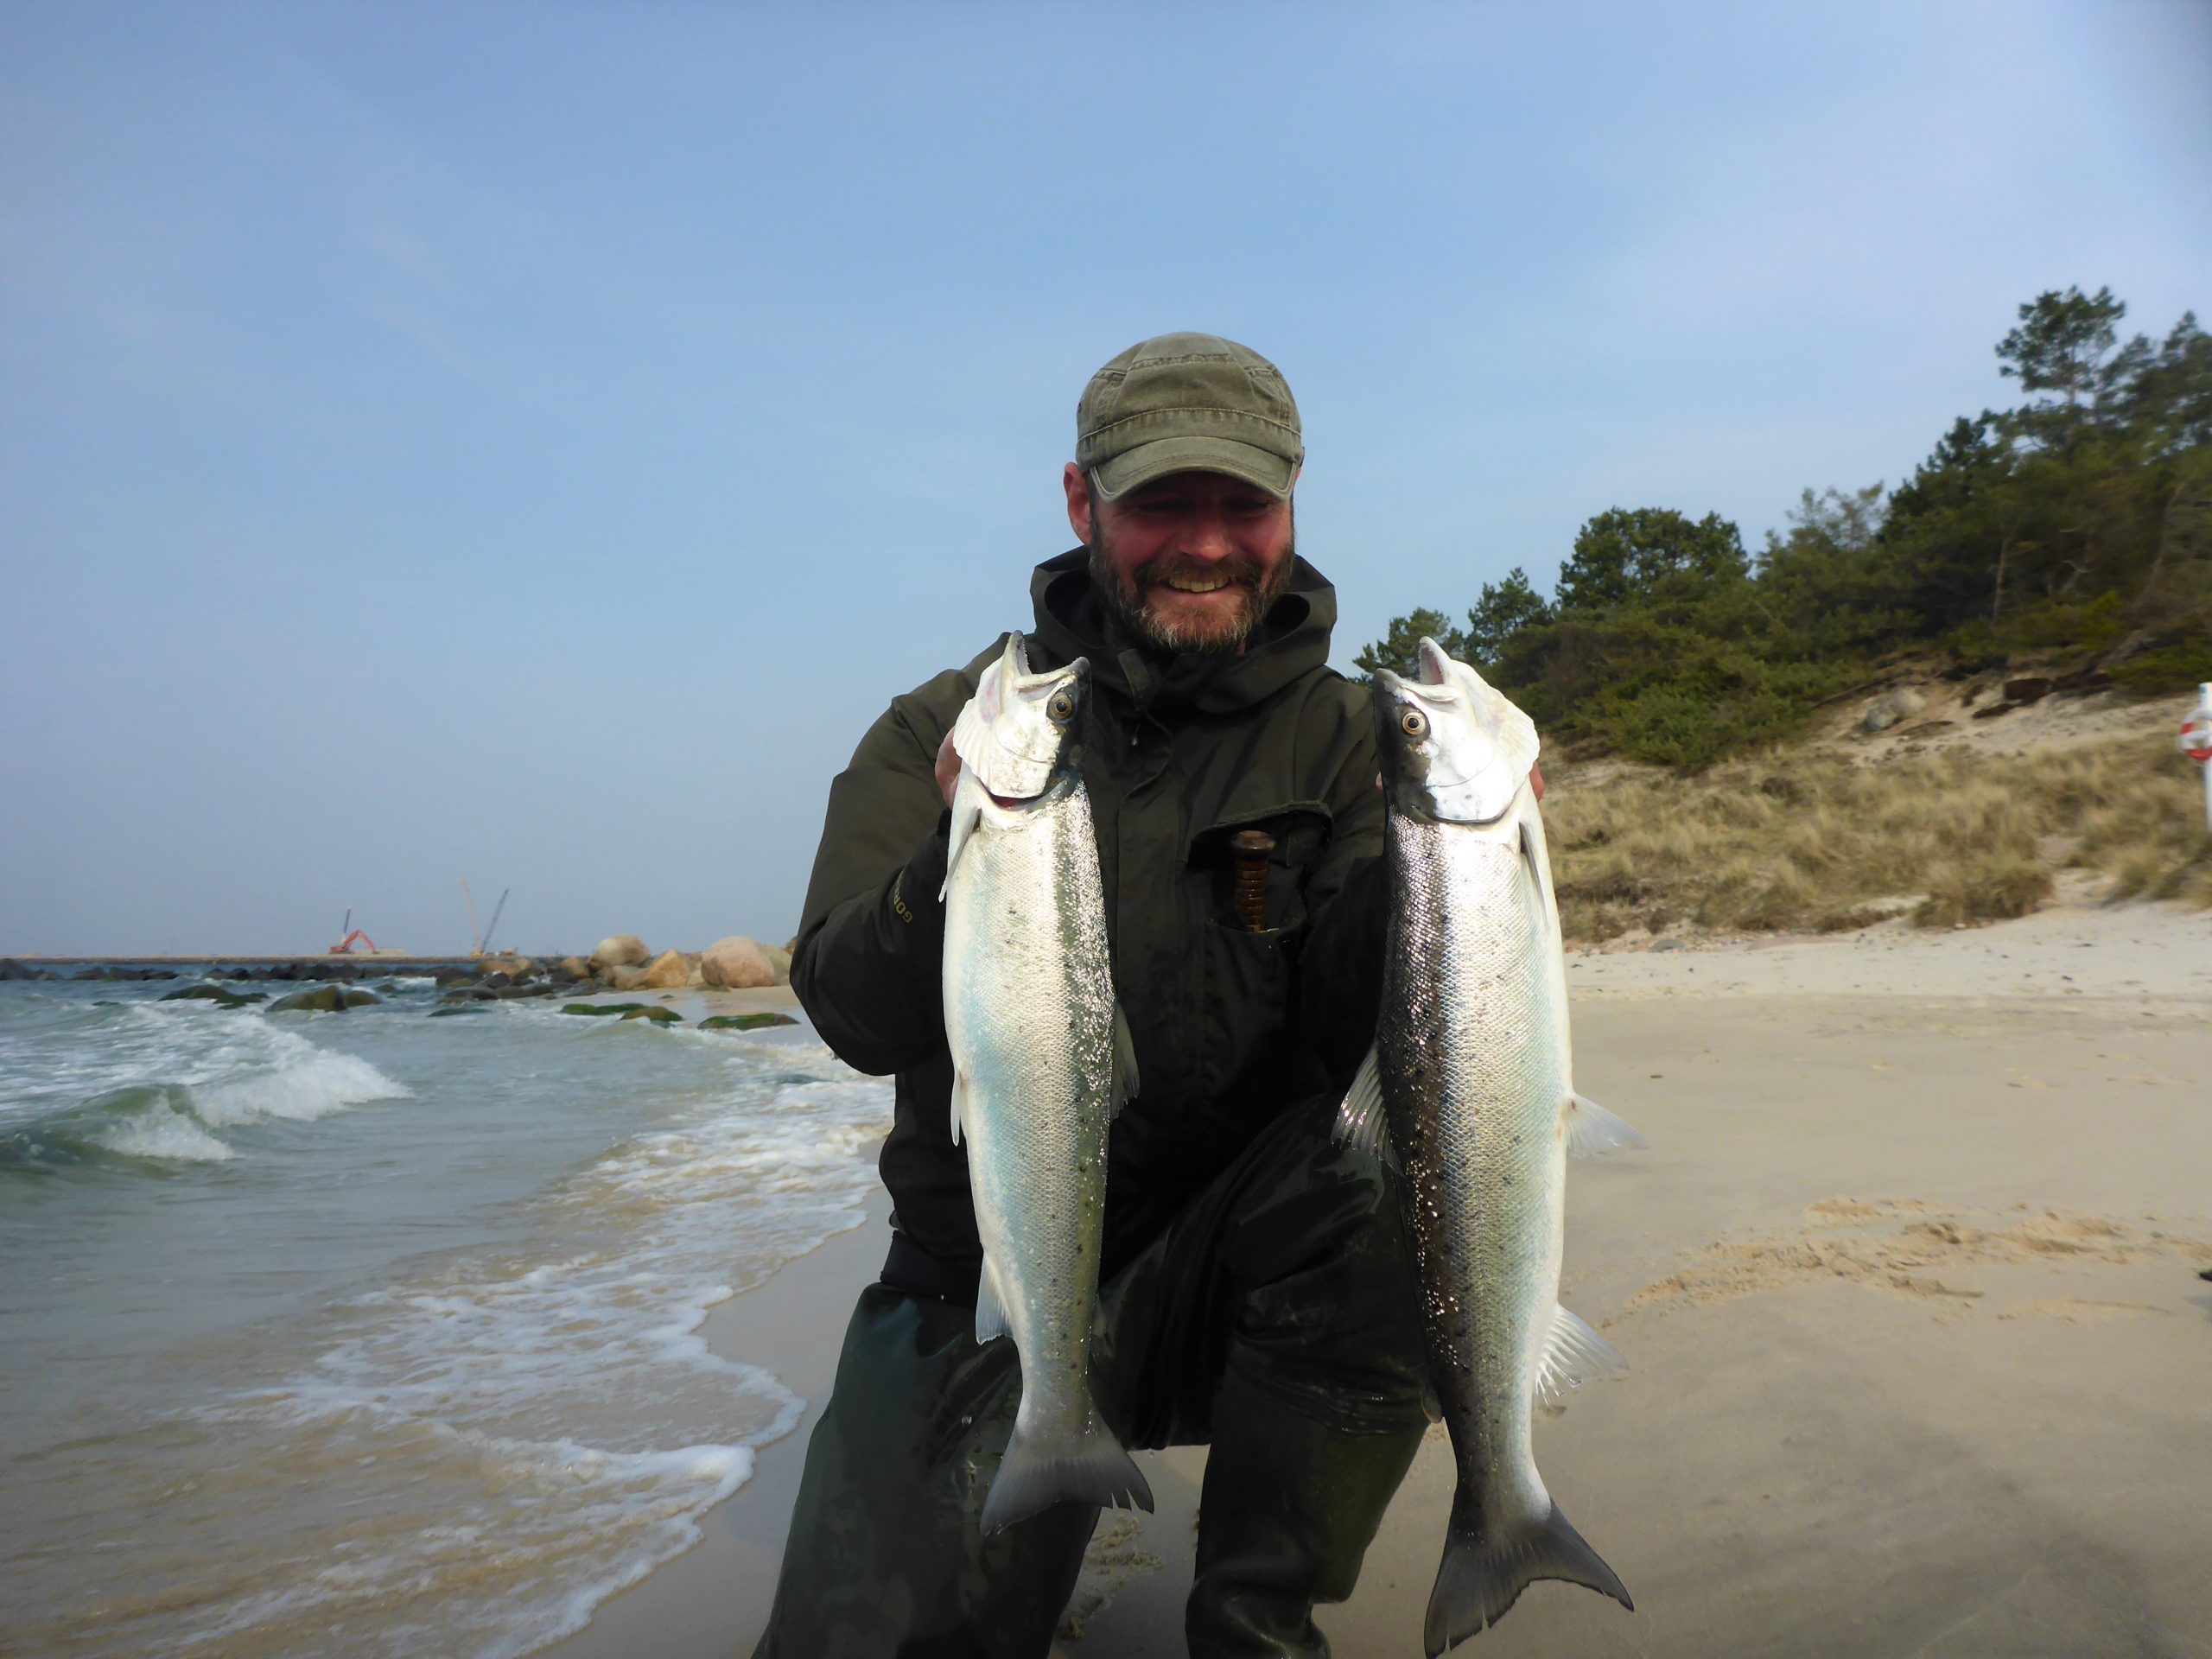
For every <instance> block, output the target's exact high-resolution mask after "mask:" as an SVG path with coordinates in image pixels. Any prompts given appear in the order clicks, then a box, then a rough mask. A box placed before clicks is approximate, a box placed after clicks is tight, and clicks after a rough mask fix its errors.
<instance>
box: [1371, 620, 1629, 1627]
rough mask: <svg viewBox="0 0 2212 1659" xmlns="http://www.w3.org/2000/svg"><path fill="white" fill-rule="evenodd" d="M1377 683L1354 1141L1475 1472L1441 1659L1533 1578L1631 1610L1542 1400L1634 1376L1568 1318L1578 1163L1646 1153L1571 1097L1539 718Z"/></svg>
mask: <svg viewBox="0 0 2212 1659" xmlns="http://www.w3.org/2000/svg"><path fill="white" fill-rule="evenodd" d="M1419 655H1420V660H1421V671H1420V675H1419V677H1418V678H1417V679H1414V678H1407V677H1402V676H1400V675H1398V674H1395V673H1394V672H1392V671H1389V670H1387V669H1386V670H1384V671H1382V672H1380V673H1378V674H1377V675H1376V678H1375V714H1376V737H1377V742H1378V747H1379V751H1380V754H1381V759H1382V762H1383V783H1384V788H1385V791H1386V794H1387V796H1388V799H1389V829H1388V832H1387V836H1386V841H1385V849H1384V868H1385V874H1386V877H1387V893H1388V904H1389V913H1388V917H1387V919H1386V929H1385V931H1386V947H1385V950H1384V957H1383V1013H1382V1016H1381V1018H1380V1020H1379V1021H1378V1022H1377V1026H1376V1044H1375V1053H1374V1055H1373V1057H1372V1060H1371V1062H1370V1066H1369V1067H1367V1068H1363V1071H1362V1072H1361V1076H1360V1078H1359V1079H1358V1080H1357V1082H1356V1083H1355V1084H1354V1085H1353V1088H1352V1092H1351V1096H1350V1097H1349V1098H1348V1099H1347V1100H1346V1102H1345V1104H1344V1120H1343V1121H1344V1134H1345V1135H1346V1136H1347V1138H1349V1139H1351V1140H1352V1141H1354V1142H1356V1143H1357V1144H1362V1145H1369V1144H1379V1143H1380V1141H1383V1140H1387V1141H1388V1143H1389V1146H1390V1147H1392V1148H1395V1154H1396V1156H1397V1157H1398V1159H1399V1160H1400V1164H1401V1167H1402V1179H1401V1181H1400V1185H1399V1191H1400V1198H1401V1202H1402V1206H1403V1209H1404V1212H1405V1217H1406V1223H1407V1233H1408V1238H1409V1240H1410V1243H1411V1247H1412V1251H1413V1255H1414V1268H1415V1270H1416V1273H1417V1274H1418V1277H1419V1281H1420V1291H1421V1325H1422V1337H1423V1340H1424V1342H1425V1344H1426V1345H1427V1353H1428V1364H1429V1377H1430V1381H1431V1383H1433V1385H1434V1387H1435V1390H1436V1394H1437V1397H1438V1403H1439V1405H1440V1409H1441V1411H1442V1414H1443V1416H1444V1420H1445V1424H1446V1427H1447V1428H1448V1429H1449V1431H1450V1433H1451V1437H1452V1452H1453V1456H1454V1458H1455V1460H1456V1461H1457V1463H1458V1465H1459V1484H1458V1486H1457V1488H1456V1489H1455V1491H1454V1492H1453V1496H1452V1513H1451V1519H1450V1522H1449V1523H1448V1526H1447V1529H1446V1537H1445V1547H1444V1555H1443V1560H1442V1561H1441V1563H1440V1565H1439V1567H1438V1569H1437V1576H1436V1584H1435V1587H1434V1588H1433V1591H1432V1592H1430V1596H1429V1605H1428V1613H1427V1621H1426V1624H1425V1628H1424V1632H1423V1635H1424V1639H1425V1641H1426V1643H1427V1649H1428V1652H1429V1653H1430V1654H1431V1655H1432V1656H1433V1655H1435V1654H1438V1653H1440V1652H1441V1651H1443V1649H1446V1648H1447V1647H1450V1646H1452V1645H1453V1644H1455V1643H1459V1642H1461V1641H1463V1640H1465V1638H1466V1637H1470V1636H1472V1635H1474V1634H1475V1633H1477V1632H1478V1631H1479V1630H1484V1629H1486V1628H1487V1627H1488V1626H1490V1625H1491V1624H1496V1623H1497V1620H1498V1619H1500V1618H1503V1616H1504V1614H1505V1612H1506V1611H1507V1610H1508V1609H1510V1607H1511V1606H1512V1605H1513V1604H1514V1602H1515V1600H1516V1599H1517V1598H1518V1597H1519V1596H1520V1594H1521V1592H1522V1590H1524V1589H1525V1588H1527V1586H1529V1584H1531V1583H1533V1582H1535V1580H1540V1579H1565V1580H1570V1581H1571V1582H1573V1583H1577V1584H1583V1585H1587V1586H1590V1587H1591V1588H1592V1589H1594V1590H1598V1591H1600V1592H1603V1593H1605V1594H1606V1595H1609V1596H1611V1597H1612V1598H1613V1599H1615V1600H1617V1601H1618V1602H1620V1603H1621V1604H1622V1605H1624V1606H1628V1607H1631V1608H1632V1607H1633V1605H1634V1604H1633V1602H1632V1601H1631V1600H1630V1597H1629V1594H1628V1592H1627V1590H1626V1588H1625V1587H1624V1586H1623V1585H1622V1584H1621V1581H1620V1579H1619V1577H1618V1575H1617V1574H1616V1573H1614V1572H1613V1570H1612V1569H1611V1567H1608V1566H1607V1565H1606V1564H1605V1561H1604V1560H1602V1559H1601V1558H1600V1557H1599V1555H1598V1554H1597V1552H1596V1551H1594V1550H1593V1549H1592V1548H1590V1546H1589V1544H1588V1543H1587V1542H1586V1541H1584V1539H1583V1538H1582V1536H1581V1535H1580V1534H1579V1533H1578V1532H1576V1531H1575V1529H1574V1528H1573V1526H1572V1525H1571V1524H1570V1523H1569V1522H1567V1517H1566V1516H1563V1515H1562V1514H1560V1510H1559V1506H1558V1505H1557V1504H1556V1503H1554V1502H1553V1501H1552V1497H1551V1495H1550V1493H1549V1491H1548V1490H1547V1489H1546V1487H1545V1485H1544V1482H1543V1477H1542V1476H1541V1474H1539V1473H1538V1472H1537V1469H1536V1460H1535V1450H1534V1445H1533V1437H1532V1433H1531V1431H1532V1428H1533V1419H1534V1416H1535V1404H1536V1402H1537V1400H1538V1399H1539V1398H1540V1397H1543V1398H1550V1397H1553V1396H1554V1393H1555V1391H1556V1390H1559V1389H1563V1388H1567V1387H1572V1386H1574V1385H1575V1384H1576V1383H1580V1382H1582V1381H1584V1380H1586V1378H1588V1377H1591V1376H1601V1375H1606V1374H1610V1373H1612V1372H1615V1371H1617V1370H1620V1369H1622V1363H1621V1361H1620V1357H1619V1355H1618V1354H1617V1353H1615V1352H1614V1351H1613V1350H1612V1348H1611V1344H1608V1343H1606V1342H1605V1339H1604V1338H1602V1337H1599V1335H1598V1334H1597V1332H1594V1331H1592V1330H1591V1329H1590V1328H1589V1327H1588V1326H1587V1325H1584V1324H1583V1323H1582V1322H1581V1321H1580V1319H1576V1318H1575V1317H1574V1316H1573V1314H1571V1313H1568V1312H1567V1310H1566V1309H1564V1308H1562V1307H1560V1306H1559V1305H1558V1296H1559V1278H1560V1251H1561V1245H1562V1243H1563V1236H1564V1230H1565V1214H1566V1181H1567V1152H1568V1150H1569V1148H1570V1144H1572V1145H1573V1147H1575V1148H1576V1149H1578V1150H1582V1151H1601V1150H1609V1149H1611V1148H1612V1147H1618V1146H1623V1145H1630V1144H1634V1143H1635V1142H1636V1141H1637V1138H1638V1137H1637V1136H1636V1135H1635V1132H1634V1131H1633V1130H1631V1129H1630V1128H1628V1126H1627V1125H1625V1124H1624V1123H1622V1122H1619V1120H1618V1119H1617V1118H1614V1117H1613V1116H1611V1114H1610V1113H1607V1112H1605V1111H1604V1110H1602V1109H1600V1108H1599V1107H1597V1106H1595V1105H1593V1104H1592V1103H1590V1102H1588V1101H1586V1100H1584V1099H1582V1098H1581V1097H1580V1096H1577V1095H1576V1094H1575V1093H1574V1088H1573V1065H1572V1060H1571V1049H1570V1045H1569V1041H1568V1031H1567V974H1566V964H1565V962H1564V960H1563V958H1562V957H1561V955H1560V936H1559V912H1558V907H1557V905H1556V903H1555V900H1554V895H1553V893H1552V890H1551V878H1550V863H1549V858H1548V854H1547V851H1546V849H1545V842H1544V830H1543V817H1542V814H1541V812H1540V811H1539V810H1538V809H1537V804H1536V797H1535V787H1534V785H1533V782H1532V781H1531V777H1530V773H1531V769H1532V768H1533V766H1534V765H1535V760H1536V755H1537V752H1538V742H1537V738H1536V733H1535V727H1534V726H1533V725H1532V724H1531V723H1530V722H1529V718H1528V716H1527V715H1524V714H1522V712H1521V711H1520V710H1519V709H1516V708H1515V707H1514V706H1513V705H1512V703H1510V702H1508V701H1507V700H1506V699H1505V698H1504V697H1503V696H1500V695H1499V694H1498V693H1497V691H1496V690H1493V689H1492V688H1491V686H1489V685H1487V684H1485V683H1484V681H1483V679H1482V677H1481V676H1480V675H1478V674H1477V673H1476V672H1475V671H1473V670H1472V669H1471V668H1469V667H1467V666H1466V664H1464V663H1455V662H1453V661H1452V659H1451V658H1449V657H1447V656H1446V655H1445V653H1444V652H1442V651H1440V650H1439V649H1438V648H1437V646H1436V645H1435V642H1434V641H1433V640H1427V639H1424V640H1422V641H1421V646H1420V652H1419Z"/></svg>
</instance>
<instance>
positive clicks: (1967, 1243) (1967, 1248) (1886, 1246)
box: [1622, 1198, 2212, 1323]
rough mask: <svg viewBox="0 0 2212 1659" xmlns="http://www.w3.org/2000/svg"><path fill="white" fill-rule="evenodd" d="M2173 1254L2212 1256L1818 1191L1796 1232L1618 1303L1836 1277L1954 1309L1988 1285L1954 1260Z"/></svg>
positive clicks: (2161, 1242) (2164, 1240)
mask: <svg viewBox="0 0 2212 1659" xmlns="http://www.w3.org/2000/svg"><path fill="white" fill-rule="evenodd" d="M2171 1255H2178V1256H2182V1257H2183V1258H2185V1259H2186V1260H2188V1261H2190V1262H2191V1263H2193V1264H2194V1265H2196V1266H2198V1267H2202V1266H2203V1265H2205V1264H2206V1263H2207V1262H2212V1244H2207V1243H2202V1242H2200V1241H2198V1240H2195V1239H2184V1238H2172V1237H2169V1236H2165V1235H2164V1234H2163V1233H2160V1232H2144V1231H2139V1230H2136V1229H2134V1228H2132V1227H2129V1226H2127V1225H2126V1224H2124V1223H2121V1222H2118V1221H2114V1220H2112V1219H2111V1218H2110V1217H2105V1216H2092V1215H2084V1214H2082V1213H2079V1212H2077V1211H2066V1210H2045V1211H2042V1212H2040V1213H2031V1212H2030V1211H2028V1208H2027V1206H2026V1205H2018V1206H2016V1207H2015V1208H2014V1209H2012V1210H2011V1211H1986V1210H1974V1209H1967V1208H1957V1209H1947V1208H1944V1207H1942V1206H1940V1205H1934V1204H1930V1203H1929V1202H1928V1201H1927V1200H1926V1199H1924V1198H1875V1199H1861V1198H1823V1199H1821V1201H1820V1202H1819V1203H1817V1204H1814V1205H1808V1206H1807V1208H1806V1211H1805V1224H1804V1226H1803V1227H1802V1229H1801V1230H1799V1231H1797V1232H1796V1234H1794V1235H1790V1236H1778V1237H1765V1238H1753V1239H1748V1240H1740V1241H1739V1240H1731V1239H1722V1240H1718V1241H1716V1242H1714V1243H1711V1244H1708V1245H1707V1246H1706V1247H1705V1249H1702V1250H1700V1251H1698V1252H1697V1253H1696V1254H1695V1255H1693V1256H1691V1258H1690V1259H1689V1261H1688V1262H1686V1263H1685V1264H1684V1265H1683V1267H1682V1268H1681V1269H1680V1270H1679V1271H1678V1272H1675V1273H1672V1274H1669V1275H1668V1276H1667V1277H1666V1278H1664V1279H1662V1280H1660V1281H1658V1282H1657V1283H1656V1284H1650V1285H1647V1286H1645V1287H1643V1289H1642V1290H1639V1291H1637V1293H1636V1294H1634V1295H1633V1296H1631V1297H1630V1298H1629V1299H1628V1300H1627V1302H1626V1303H1625V1304H1624V1306H1623V1308H1622V1312H1623V1313H1624V1314H1626V1313H1639V1312H1642V1311H1643V1310H1645V1309H1650V1310H1653V1311H1655V1312H1659V1313H1667V1312H1669V1311H1671V1310H1672V1309H1674V1308H1675V1307H1678V1306H1691V1307H1696V1306H1703V1305H1705V1304H1707V1303H1712V1302H1718V1301H1726V1300H1732V1299H1733V1298H1735V1297H1738V1296H1751V1295H1756V1294H1758V1293H1759V1292H1761V1291H1767V1290H1780V1289H1784V1288H1787V1287H1791V1286H1796V1285H1806V1284H1813V1283H1817V1282H1819V1281H1822V1280H1824V1279H1840V1280H1843V1281H1846V1282H1847V1283H1851V1284H1855V1285H1861V1286H1864V1287H1866V1288H1868V1289H1872V1290H1885V1291H1894V1292H1900V1293H1903V1294H1907V1295H1911V1296H1916V1297H1921V1298H1923V1299H1926V1300H1927V1301H1928V1302H1929V1304H1930V1306H1931V1307H1932V1308H1934V1309H1936V1310H1939V1311H1941V1312H1942V1313H1946V1314H1948V1315H1949V1316H1951V1317H1963V1316H1964V1314H1965V1313H1967V1310H1968V1309H1969V1308H1971V1307H1972V1306H1973V1305H1974V1303H1975V1302H1977V1301H1979V1300H1981V1299H1982V1298H1983V1297H1984V1296H1985V1295H1986V1292H1985V1291H1984V1290H1983V1289H1982V1288H1980V1287H1976V1286H1973V1285H1968V1284H1961V1283H1957V1282H1954V1281H1952V1280H1951V1279H1949V1278H1947V1277H1946V1276H1945V1275H1946V1274H1953V1273H1956V1272H1958V1271H1960V1270H1961V1269H1970V1268H2004V1267H2018V1266H2022V1265H2024V1264H2029V1263H2035V1262H2043V1263H2050V1262H2084V1263H2102V1264H2105V1265H2108V1266H2115V1267H2117V1266H2125V1265H2126V1264H2127V1263H2130V1262H2140V1261H2145V1260H2149V1259H2151V1258H2153V1257H2158V1256H2171ZM2100 1310H2120V1311H2118V1312H2111V1311H2100ZM2161 1311H2162V1310H2159V1309H2157V1308H2140V1307H2138V1306H2135V1305H2133V1304H2129V1303H2120V1302H2098V1301H2094V1300H2080V1299H2075V1298H2069V1297H2046V1298H2042V1299H2039V1300H2029V1301H2024V1302H2020V1303H2018V1304H2016V1305H2013V1306H2010V1307H2008V1308H2007V1310H2006V1312H2005V1313H2004V1315H2003V1316H2002V1317H2005V1318H2008V1319H2009V1318H2011V1317H2012V1316H2013V1315H2014V1314H2015V1313H2037V1314H2047V1315H2050V1316H2051V1317H2055V1318H2059V1319H2069V1320H2072V1321H2074V1322H2075V1323H2085V1322H2089V1321H2095V1322H2099V1323H2105V1322H2109V1321H2110V1320H2113V1319H2131V1318H2140V1317H2143V1316H2145V1314H2157V1313H2160V1312H2161Z"/></svg>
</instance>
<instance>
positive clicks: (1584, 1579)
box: [1422, 1503, 1636, 1659]
mask: <svg viewBox="0 0 2212 1659" xmlns="http://www.w3.org/2000/svg"><path fill="white" fill-rule="evenodd" d="M1539 1579H1564V1580H1567V1582H1568V1583H1569V1584H1583V1585H1587V1586H1589V1587H1590V1588H1591V1589H1592V1590H1595V1591H1598V1592H1600V1593H1602V1594H1605V1595H1608V1596H1611V1598H1612V1599H1614V1600H1615V1601H1618V1603H1620V1605H1622V1606H1624V1607H1625V1608H1627V1609H1628V1610H1629V1611H1630V1612H1634V1611H1636V1604H1635V1603H1634V1602H1633V1601H1630V1599H1629V1594H1628V1590H1627V1587H1626V1586H1624V1585H1623V1584H1622V1583H1621V1581H1620V1575H1619V1574H1618V1573H1615V1572H1614V1571H1613V1569H1612V1568H1611V1567H1607V1566H1606V1565H1605V1561H1604V1560H1602V1559H1601V1558H1600V1557H1599V1554H1598V1552H1597V1551H1596V1550H1594V1549H1592V1548H1590V1546H1589V1545H1588V1544H1586V1543H1585V1542H1584V1541H1583V1540H1582V1535H1581V1534H1580V1533H1579V1532H1577V1531H1576V1530H1575V1529H1574V1528H1573V1526H1572V1525H1571V1524H1570V1523H1569V1522H1568V1521H1567V1517H1566V1516H1564V1515H1561V1514H1560V1510H1559V1505H1558V1504H1556V1503H1554V1504H1553V1505H1552V1506H1551V1512H1550V1513H1549V1514H1548V1515H1547V1516H1543V1517H1542V1518H1541V1519H1531V1520H1529V1521H1525V1522H1520V1523H1518V1524H1516V1526H1514V1527H1512V1528H1510V1529H1508V1530H1507V1531H1506V1532H1504V1533H1503V1534H1502V1535H1499V1536H1497V1537H1494V1538H1492V1537H1484V1536H1483V1535H1479V1534H1478V1533H1476V1532H1474V1531H1471V1530H1470V1529H1465V1528H1462V1527H1461V1526H1459V1523H1458V1522H1453V1523H1452V1529H1451V1530H1450V1532H1449V1533H1447V1534H1446V1537H1445V1540H1444V1561H1443V1565H1441V1566H1440V1567H1438V1568H1437V1570H1436V1587H1435V1588H1434V1589H1433V1590H1432V1591H1431V1592H1429V1597H1428V1619H1427V1624H1426V1626H1425V1627H1424V1629H1423V1632H1422V1634H1423V1636H1424V1637H1425V1638H1426V1639H1427V1645H1428V1652H1429V1659H1435V1656H1437V1655H1438V1654H1440V1653H1441V1652H1443V1651H1444V1649H1446V1648H1448V1647H1451V1646H1452V1644H1453V1643H1459V1642H1464V1641H1465V1640H1466V1639H1467V1637H1471V1636H1472V1635H1474V1634H1475V1633H1476V1632H1477V1631H1478V1630H1487V1629H1488V1628H1489V1627H1490V1626H1491V1625H1492V1624H1497V1621H1498V1620H1499V1619H1501V1618H1504V1617H1505V1612H1506V1609H1508V1608H1509V1607H1510V1606H1512V1605H1513V1604H1514V1603H1515V1602H1516V1601H1517V1600H1519V1599H1520V1597H1521V1592H1522V1591H1523V1590H1526V1589H1527V1588H1528V1587H1529V1586H1530V1585H1532V1584H1534V1583H1535V1582H1536V1580H1539Z"/></svg>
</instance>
